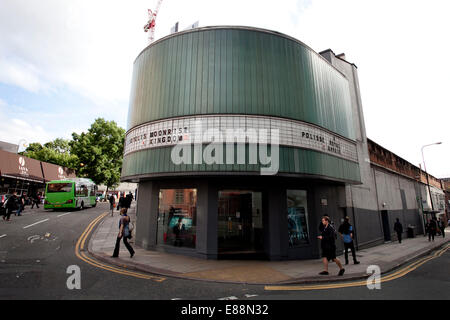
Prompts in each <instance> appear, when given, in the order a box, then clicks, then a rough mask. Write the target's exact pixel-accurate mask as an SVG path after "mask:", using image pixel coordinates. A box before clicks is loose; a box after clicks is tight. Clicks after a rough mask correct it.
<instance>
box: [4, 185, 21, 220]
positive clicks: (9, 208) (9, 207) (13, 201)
mask: <svg viewBox="0 0 450 320" xmlns="http://www.w3.org/2000/svg"><path fill="white" fill-rule="evenodd" d="M17 202H18V199H17V192H14V193H13V195H12V196H11V197H9V198H8V200H7V201H6V216H4V217H3V220H6V221H9V219H10V216H11V213H12V212H13V210H16V209H17Z"/></svg>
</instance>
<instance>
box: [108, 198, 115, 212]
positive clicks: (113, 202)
mask: <svg viewBox="0 0 450 320" xmlns="http://www.w3.org/2000/svg"><path fill="white" fill-rule="evenodd" d="M115 204H116V199H115V198H114V195H110V196H109V210H111V217H112V216H113V213H114V207H115Z"/></svg>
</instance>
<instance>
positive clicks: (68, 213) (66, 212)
mask: <svg viewBox="0 0 450 320" xmlns="http://www.w3.org/2000/svg"><path fill="white" fill-rule="evenodd" d="M71 213H72V212H66V213H63V214H60V215H59V216H57V217H58V218H59V217H62V216H65V215H67V214H71Z"/></svg>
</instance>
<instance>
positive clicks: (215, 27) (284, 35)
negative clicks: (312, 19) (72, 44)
mask: <svg viewBox="0 0 450 320" xmlns="http://www.w3.org/2000/svg"><path fill="white" fill-rule="evenodd" d="M221 29H234V30H247V31H256V32H261V33H267V34H272V35H276V36H279V37H282V38H285V39H287V40H291V41H294V42H296V43H298V44H300V45H302V46H304V47H306V48H307V49H309V50H311V51H312V52H314V53H315V54H316V55H317V56H319V57H320V58H321V59H322V60H323V61H325V62H326V63H327V64H328V65H329V66H331V67H332V68H333V69H334V70H336V71H337V72H339V74H341V75H342V76H343V77H344V78H345V79H346V80H348V79H347V77H346V76H345V74H344V73H343V72H341V71H340V70H339V69H338V68H336V67H335V66H333V65H332V64H331V63H330V62H329V61H328V60H327V59H325V58H324V57H323V56H322V55H321V54H320V53H317V52H316V51H315V50H314V49H312V48H311V47H310V46H308V45H307V44H305V43H304V42H302V41H300V40H298V39H296V38H294V37H292V36H289V35H287V34H284V33H281V32H279V31H274V30H270V29H264V28H257V27H249V26H237V25H222V26H220V25H219V26H205V27H199V28H194V29H188V30H183V31H179V32H175V33H172V34H169V35H167V36H165V37H162V38H160V39H158V40H156V41H155V42H153V43H151V44H149V45H147V46H146V47H145V48H144V49H143V50H142V51H141V52H140V53H139V54H138V55H137V57H136V59H135V60H134V62H133V64H135V63H136V60H137V59H138V58H139V57H140V56H141V54H143V53H144V51H146V50H147V49H149V48H151V47H153V46H154V45H156V44H158V43H160V42H162V41H165V40H167V39H170V38H173V37H176V36H179V35H183V34H187V33H193V32H203V31H208V30H221ZM329 50H330V49H329ZM341 60H342V59H341ZM343 61H345V60H343ZM346 62H347V61H346ZM355 67H356V66H355Z"/></svg>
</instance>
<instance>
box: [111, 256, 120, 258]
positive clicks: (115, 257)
mask: <svg viewBox="0 0 450 320" xmlns="http://www.w3.org/2000/svg"><path fill="white" fill-rule="evenodd" d="M118 257H119V256H111V258H118Z"/></svg>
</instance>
